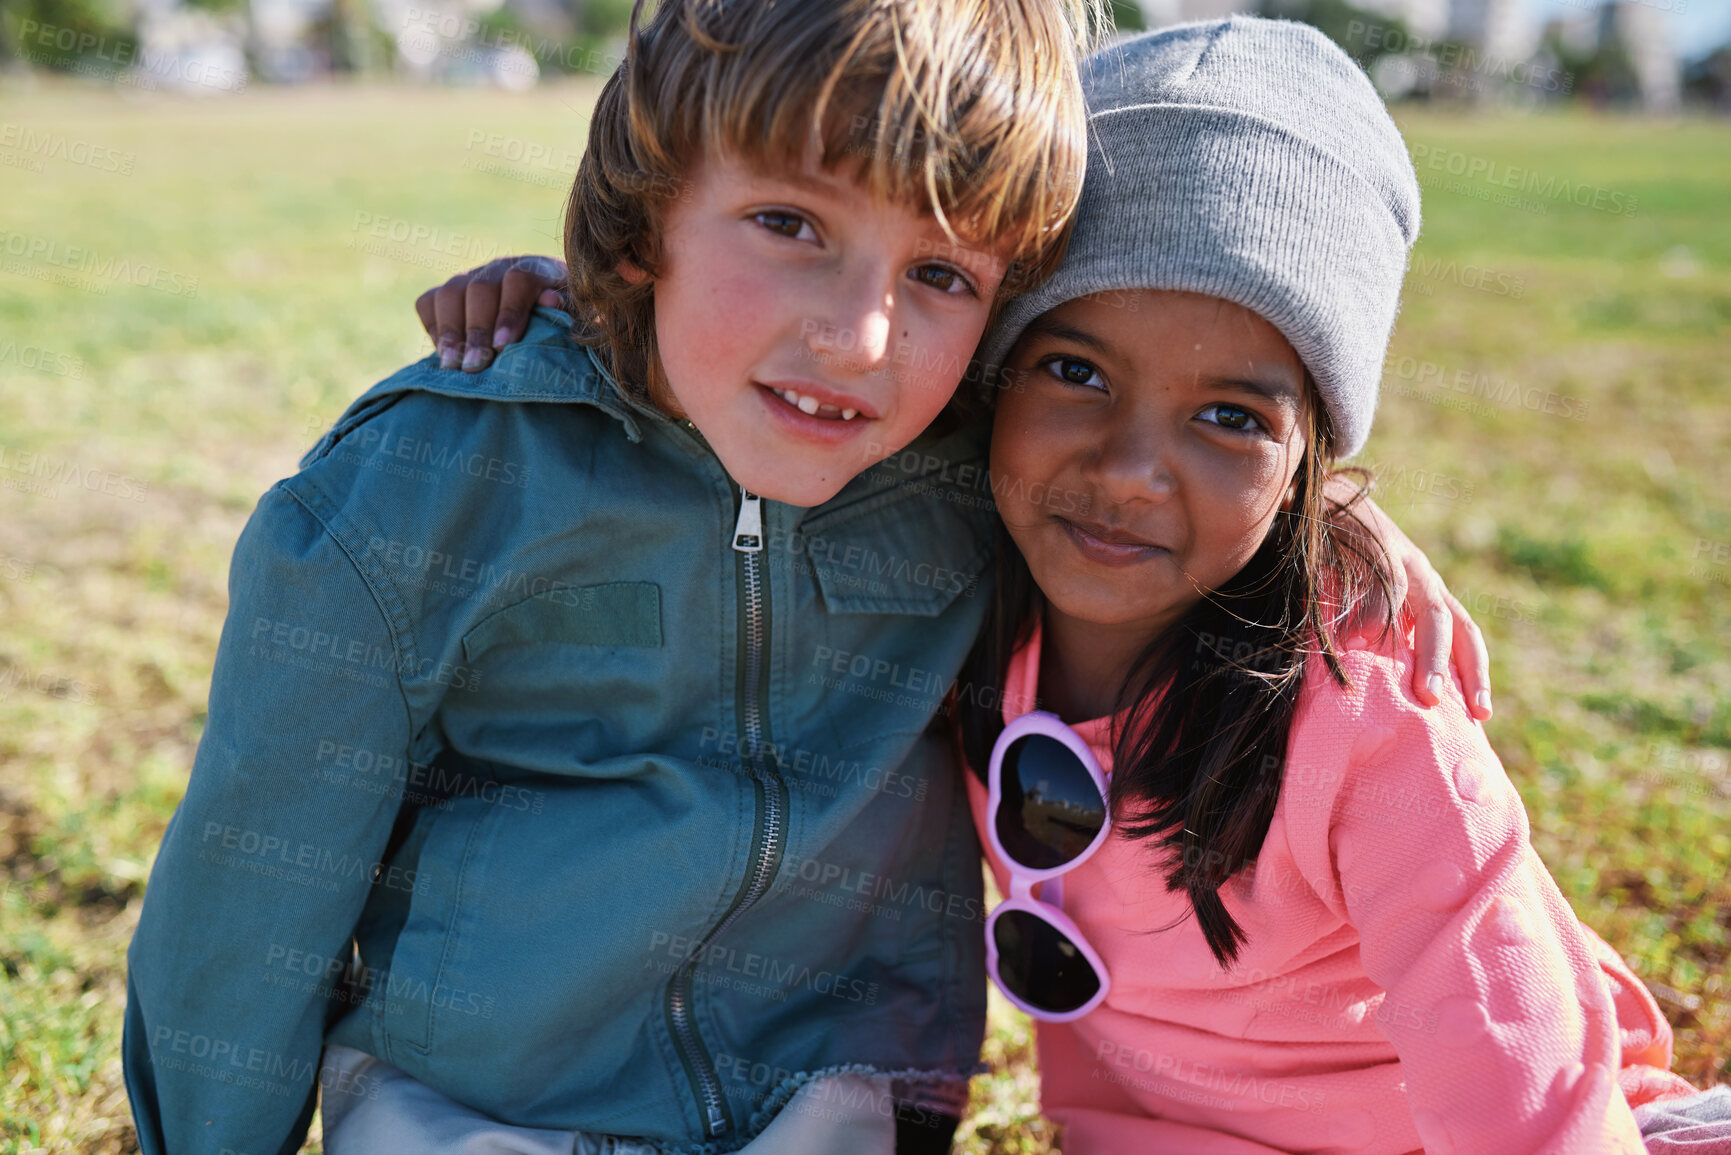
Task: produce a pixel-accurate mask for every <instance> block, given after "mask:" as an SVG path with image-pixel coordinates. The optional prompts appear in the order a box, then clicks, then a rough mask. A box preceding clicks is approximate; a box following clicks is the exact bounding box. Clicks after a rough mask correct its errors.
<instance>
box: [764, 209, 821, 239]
mask: <svg viewBox="0 0 1731 1155" xmlns="http://www.w3.org/2000/svg"><path fill="white" fill-rule="evenodd" d="M753 219H754V220H756V221H757V223H758V224H760V225H762V226H763V227H764V228H766V229H768V230H769V231H770V232H772V233H776V234H778V235H780V236H784V237H790V238H792V239H794V240H801V239H806V234H808V233H809V234H810V239H812V240H816V239H817V233H816V231H815V230H813V229H812V227H811V225H810V224H809V223H808V222H807V221H806V219H805V218H804V217H802V216H800V215H799V214H798V213H780V212H763V213H757V214H756V215H755V216H754V217H753Z"/></svg>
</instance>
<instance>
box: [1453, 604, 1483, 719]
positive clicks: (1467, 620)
mask: <svg viewBox="0 0 1731 1155" xmlns="http://www.w3.org/2000/svg"><path fill="white" fill-rule="evenodd" d="M1447 597H1448V602H1449V616H1450V617H1451V618H1452V619H1453V621H1454V640H1455V646H1454V651H1455V664H1456V666H1457V667H1458V668H1459V670H1460V675H1461V687H1462V688H1463V689H1464V690H1465V691H1466V696H1467V710H1468V712H1470V713H1471V714H1472V716H1473V717H1475V718H1477V719H1478V720H1479V721H1481V722H1483V721H1485V720H1486V719H1488V718H1489V717H1490V716H1491V655H1490V651H1489V650H1487V649H1486V648H1485V636H1484V633H1483V631H1481V630H1480V629H1479V624H1478V623H1477V622H1475V621H1473V619H1472V615H1471V614H1469V613H1467V608H1466V607H1465V606H1463V605H1461V603H1460V601H1459V600H1458V599H1457V598H1456V597H1455V596H1454V595H1453V594H1449V595H1447Z"/></svg>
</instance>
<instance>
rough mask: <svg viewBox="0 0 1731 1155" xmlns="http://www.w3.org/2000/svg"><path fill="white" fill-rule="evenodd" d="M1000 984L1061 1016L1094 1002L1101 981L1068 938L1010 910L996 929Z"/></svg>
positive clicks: (1037, 918)
mask: <svg viewBox="0 0 1731 1155" xmlns="http://www.w3.org/2000/svg"><path fill="white" fill-rule="evenodd" d="M992 941H993V942H995V943H996V944H997V947H998V981H999V982H1001V983H1003V984H1004V989H1005V990H1007V991H1009V992H1010V993H1011V994H1013V995H1015V996H1016V997H1017V998H1018V999H1021V1000H1022V1001H1023V1002H1024V1003H1027V1004H1028V1005H1029V1006H1031V1007H1039V1008H1040V1009H1041V1010H1043V1011H1051V1012H1053V1013H1055V1014H1062V1013H1064V1012H1066V1011H1073V1010H1075V1009H1076V1008H1077V1007H1079V1006H1082V1005H1083V1004H1084V1003H1086V1002H1087V1001H1088V1000H1089V999H1091V998H1093V997H1094V995H1095V993H1096V992H1097V991H1099V989H1100V976H1099V975H1097V974H1095V973H1094V968H1093V966H1091V965H1090V964H1089V962H1088V960H1087V958H1086V957H1085V956H1084V955H1083V954H1082V952H1081V951H1080V950H1078V949H1076V944H1075V943H1073V942H1071V941H1070V940H1069V939H1068V938H1066V937H1065V936H1064V932H1063V931H1061V930H1059V929H1058V928H1057V927H1055V926H1053V925H1052V924H1051V923H1049V922H1047V921H1046V920H1045V919H1043V918H1041V917H1040V916H1039V915H1036V914H1032V913H1030V912H1028V911H1025V910H1006V911H1004V912H1003V913H1002V914H1000V915H999V916H998V917H997V919H996V920H995V921H993V923H992Z"/></svg>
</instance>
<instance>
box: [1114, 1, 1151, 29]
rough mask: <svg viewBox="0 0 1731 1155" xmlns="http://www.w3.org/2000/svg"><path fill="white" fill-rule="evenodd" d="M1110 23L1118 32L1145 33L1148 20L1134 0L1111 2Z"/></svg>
mask: <svg viewBox="0 0 1731 1155" xmlns="http://www.w3.org/2000/svg"><path fill="white" fill-rule="evenodd" d="M1112 23H1113V24H1114V25H1115V26H1116V27H1117V29H1118V31H1120V32H1130V33H1135V32H1145V31H1147V29H1148V18H1147V17H1146V16H1144V15H1143V14H1142V6H1141V5H1140V4H1138V3H1136V0H1112Z"/></svg>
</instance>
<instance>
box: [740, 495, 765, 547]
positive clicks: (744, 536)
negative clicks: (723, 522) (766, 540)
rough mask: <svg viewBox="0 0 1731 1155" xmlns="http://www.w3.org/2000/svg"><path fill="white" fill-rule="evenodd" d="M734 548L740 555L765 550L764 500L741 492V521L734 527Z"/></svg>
mask: <svg viewBox="0 0 1731 1155" xmlns="http://www.w3.org/2000/svg"><path fill="white" fill-rule="evenodd" d="M733 548H734V549H736V550H738V551H739V552H740V553H757V552H759V551H760V550H762V549H763V498H761V497H759V496H757V494H755V493H747V492H746V491H745V490H743V489H742V490H740V491H739V520H738V521H737V522H735V523H734V526H733Z"/></svg>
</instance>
